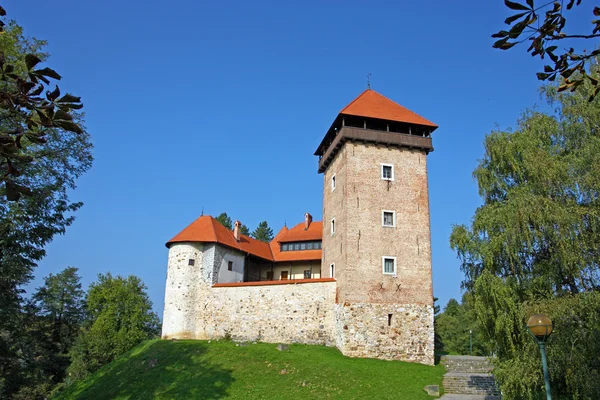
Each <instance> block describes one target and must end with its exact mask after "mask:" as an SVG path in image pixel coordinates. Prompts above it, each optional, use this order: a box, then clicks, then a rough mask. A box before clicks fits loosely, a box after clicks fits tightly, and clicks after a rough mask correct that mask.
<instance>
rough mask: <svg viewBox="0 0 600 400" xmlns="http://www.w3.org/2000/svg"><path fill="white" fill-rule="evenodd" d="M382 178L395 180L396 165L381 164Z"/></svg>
mask: <svg viewBox="0 0 600 400" xmlns="http://www.w3.org/2000/svg"><path fill="white" fill-rule="evenodd" d="M381 179H384V180H386V181H393V180H394V166H393V165H392V164H381Z"/></svg>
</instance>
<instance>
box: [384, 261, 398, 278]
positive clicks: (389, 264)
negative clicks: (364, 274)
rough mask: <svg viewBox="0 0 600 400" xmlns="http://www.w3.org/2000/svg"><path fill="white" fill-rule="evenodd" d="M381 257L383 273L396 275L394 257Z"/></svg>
mask: <svg viewBox="0 0 600 400" xmlns="http://www.w3.org/2000/svg"><path fill="white" fill-rule="evenodd" d="M381 259H382V264H383V274H384V275H394V276H396V257H390V256H383V257H381Z"/></svg>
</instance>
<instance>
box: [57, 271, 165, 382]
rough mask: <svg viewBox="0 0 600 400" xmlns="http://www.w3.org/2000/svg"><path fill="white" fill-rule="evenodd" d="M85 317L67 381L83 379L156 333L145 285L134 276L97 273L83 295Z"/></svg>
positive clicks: (155, 316)
mask: <svg viewBox="0 0 600 400" xmlns="http://www.w3.org/2000/svg"><path fill="white" fill-rule="evenodd" d="M86 303H87V306H86V311H87V315H88V320H87V321H86V322H85V324H84V327H83V329H82V330H81V333H80V334H79V336H78V338H77V340H76V342H75V344H74V346H73V349H72V351H71V360H72V363H71V365H70V366H69V369H68V382H67V383H72V382H73V381H74V380H78V379H82V378H84V377H85V376H87V375H88V374H90V373H92V372H94V371H95V370H97V369H98V368H100V367H101V366H103V365H105V364H107V363H109V362H111V361H112V360H114V359H115V358H116V357H117V356H119V355H121V354H123V353H125V352H126V351H128V350H129V349H131V348H132V347H134V346H136V345H137V344H139V343H141V342H142V341H144V340H147V339H151V338H153V337H155V336H156V335H158V334H159V329H160V328H159V319H158V316H157V315H156V314H155V313H154V312H153V311H152V302H151V301H150V299H149V298H148V294H147V293H146V286H145V285H144V283H143V282H142V281H141V280H140V279H139V278H138V277H136V276H132V275H131V276H128V277H126V278H124V277H121V276H115V277H113V276H112V275H111V274H110V273H108V274H106V275H103V274H100V275H98V281H97V282H94V283H92V284H91V285H90V288H89V290H88V293H87V296H86Z"/></svg>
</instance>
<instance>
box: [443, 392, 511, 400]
mask: <svg viewBox="0 0 600 400" xmlns="http://www.w3.org/2000/svg"><path fill="white" fill-rule="evenodd" d="M501 399H502V397H501V396H492V395H481V394H450V393H447V394H445V395H443V396H442V397H440V398H439V400H501Z"/></svg>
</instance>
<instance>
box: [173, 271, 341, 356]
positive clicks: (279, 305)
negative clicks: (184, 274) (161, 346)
mask: <svg viewBox="0 0 600 400" xmlns="http://www.w3.org/2000/svg"><path fill="white" fill-rule="evenodd" d="M196 296H197V299H196V302H197V307H196V308H195V310H194V312H193V313H190V314H189V315H187V316H186V319H187V320H190V322H187V321H186V322H184V324H183V325H184V326H194V328H195V329H194V331H193V332H180V331H178V330H177V329H175V330H172V331H169V330H167V329H165V328H163V335H162V336H163V338H164V339H170V338H193V339H223V338H231V339H233V340H238V341H262V342H272V343H277V342H283V343H306V344H322V345H329V346H332V345H334V344H335V339H334V333H333V332H334V327H335V312H334V303H335V282H315V283H305V284H297V285H295V284H282V285H256V286H237V287H210V286H209V285H206V284H200V285H199V286H198V288H197V293H196ZM191 321H193V322H191Z"/></svg>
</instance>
